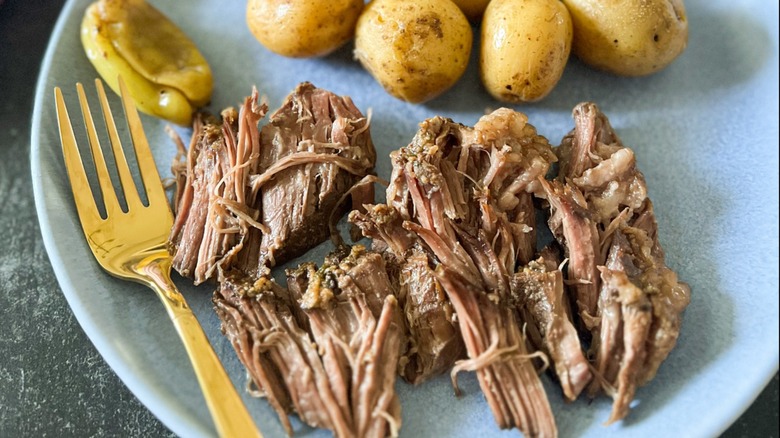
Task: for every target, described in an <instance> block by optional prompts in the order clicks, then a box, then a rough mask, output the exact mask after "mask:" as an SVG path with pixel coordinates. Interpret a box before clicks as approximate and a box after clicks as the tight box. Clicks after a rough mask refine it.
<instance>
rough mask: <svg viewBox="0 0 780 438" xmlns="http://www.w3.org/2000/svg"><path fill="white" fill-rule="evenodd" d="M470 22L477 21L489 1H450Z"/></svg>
mask: <svg viewBox="0 0 780 438" xmlns="http://www.w3.org/2000/svg"><path fill="white" fill-rule="evenodd" d="M452 1H453V2H454V3H455V4H456V5H458V7H459V8H460V10H461V11H463V13H464V14H466V17H468V19H469V20H471V21H474V22H476V21H479V19H480V18H482V14H483V13H484V12H485V8H486V7H487V5H488V3H490V0H452Z"/></svg>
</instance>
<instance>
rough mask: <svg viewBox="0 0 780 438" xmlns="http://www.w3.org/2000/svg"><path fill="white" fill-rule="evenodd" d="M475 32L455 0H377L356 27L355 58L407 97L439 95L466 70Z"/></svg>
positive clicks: (424, 98) (419, 98)
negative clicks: (453, 1) (453, 0)
mask: <svg viewBox="0 0 780 438" xmlns="http://www.w3.org/2000/svg"><path fill="white" fill-rule="evenodd" d="M472 40H473V35H472V32H471V25H470V24H469V22H468V20H467V19H466V16H465V15H463V12H461V10H460V9H459V8H458V7H457V6H456V5H455V4H454V3H452V1H450V0H415V1H406V0H373V1H372V2H371V3H369V4H368V6H366V9H365V11H364V12H363V14H362V15H361V16H360V19H359V20H358V24H357V28H356V31H355V57H356V58H357V59H358V60H359V61H360V63H361V64H363V66H364V67H365V68H366V70H368V72H369V73H370V74H371V75H372V76H373V77H374V79H376V80H377V81H378V82H379V83H380V84H381V85H382V86H383V87H384V88H385V90H386V91H387V92H388V93H389V94H391V95H392V96H395V97H397V98H399V99H402V100H405V101H407V102H413V103H420V102H425V101H427V100H430V99H433V98H434V97H436V96H438V95H440V94H441V93H443V92H444V91H445V90H447V89H448V88H450V87H451V86H452V85H454V84H455V82H457V81H458V79H459V78H460V77H461V76H462V75H463V72H464V71H465V70H466V66H467V65H468V61H469V55H470V53H471V45H472Z"/></svg>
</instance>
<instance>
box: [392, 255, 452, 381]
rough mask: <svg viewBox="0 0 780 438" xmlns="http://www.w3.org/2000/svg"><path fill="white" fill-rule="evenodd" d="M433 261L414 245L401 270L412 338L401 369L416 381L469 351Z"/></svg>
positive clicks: (401, 298) (447, 366) (401, 287)
mask: <svg viewBox="0 0 780 438" xmlns="http://www.w3.org/2000/svg"><path fill="white" fill-rule="evenodd" d="M431 263H432V261H431V259H430V257H429V256H428V254H426V253H425V251H423V250H422V249H421V248H420V247H415V248H413V249H411V250H410V251H409V252H408V254H407V256H406V260H405V261H404V262H403V264H401V265H400V268H399V271H400V272H399V274H398V276H399V295H398V297H399V301H400V302H401V303H403V310H404V316H405V320H406V324H407V328H408V330H409V337H410V342H411V345H410V347H409V352H408V353H407V355H406V359H407V362H406V363H405V364H404V366H403V370H402V373H403V376H404V378H405V379H406V380H407V381H409V382H411V383H414V384H419V383H422V382H423V381H425V380H426V379H428V378H430V377H432V376H435V375H438V374H441V373H443V372H445V371H447V370H449V369H450V368H452V366H453V365H454V364H455V361H457V360H459V359H462V358H463V357H464V356H465V354H466V349H465V346H464V345H463V338H461V336H460V333H459V331H458V328H457V326H456V325H455V324H454V321H453V320H454V310H453V309H452V305H451V304H450V302H449V300H447V297H446V295H445V293H444V289H443V288H442V286H441V283H440V282H439V280H438V278H437V277H436V274H435V273H434V271H433V269H432V268H431Z"/></svg>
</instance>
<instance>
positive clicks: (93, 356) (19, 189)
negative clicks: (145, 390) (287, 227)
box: [0, 0, 778, 438]
mask: <svg viewBox="0 0 780 438" xmlns="http://www.w3.org/2000/svg"><path fill="white" fill-rule="evenodd" d="M62 4H63V2H62V1H61V0H5V1H4V0H0V100H1V101H2V102H1V103H0V133H2V137H1V139H0V245H2V250H0V437H28V436H35V437H45V436H57V437H61V436H78V437H87V436H133V437H135V436H170V435H172V433H171V432H170V431H168V430H167V429H166V428H165V426H164V425H162V424H161V423H160V422H159V420H157V419H156V418H155V417H154V415H152V414H151V413H150V412H149V411H148V410H147V409H146V408H145V407H144V406H143V405H141V403H140V402H138V400H137V399H136V398H135V397H134V396H133V394H132V393H131V392H130V391H129V390H128V389H127V388H126V387H125V386H124V385H123V384H122V382H121V381H120V380H119V378H118V377H117V376H116V375H115V374H114V373H113V371H112V370H111V369H110V368H109V367H108V365H106V363H105V362H104V361H103V359H102V358H101V357H100V355H99V354H98V352H97V351H96V350H95V348H94V347H93V346H92V344H91V343H90V341H89V339H88V338H87V337H86V335H85V334H84V332H83V331H82V330H81V328H80V327H79V324H78V321H76V319H75V317H74V315H73V313H72V312H71V311H70V308H69V307H68V304H67V302H66V301H65V298H64V296H63V295H62V292H61V291H60V288H59V285H58V284H57V280H56V278H55V277H54V273H53V271H52V268H51V265H50V263H49V259H48V257H47V255H46V251H45V250H44V246H43V242H42V240H41V236H40V230H39V227H38V221H37V218H36V213H35V206H34V202H33V193H32V186H31V182H30V164H29V153H30V119H31V114H32V110H33V95H34V91H35V88H34V87H35V83H36V79H37V76H38V70H39V68H40V63H41V60H42V57H43V53H44V50H45V48H46V43H47V42H48V39H49V35H50V34H51V30H52V28H53V26H54V22H55V20H56V19H57V16H58V14H59V12H60V9H61V8H62ZM723 436H724V437H729V438H730V437H777V436H778V376H777V375H775V377H774V378H773V379H772V381H771V382H770V384H769V386H767V388H766V389H765V390H764V391H763V392H762V393H761V394H760V395H759V397H758V399H757V400H756V401H755V402H754V403H753V405H752V406H751V407H750V408H749V409H748V410H747V411H746V412H745V413H744V414H743V415H742V417H740V418H739V420H738V421H737V422H736V423H735V424H734V425H733V426H732V427H731V428H730V429H728V431H726V432H725V433H724V434H723Z"/></svg>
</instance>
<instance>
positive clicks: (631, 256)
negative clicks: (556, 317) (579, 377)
mask: <svg viewBox="0 0 780 438" xmlns="http://www.w3.org/2000/svg"><path fill="white" fill-rule="evenodd" d="M573 115H574V121H575V128H574V130H572V132H571V133H570V134H568V135H567V136H566V137H565V138H564V139H563V141H562V143H561V146H560V148H558V150H557V151H556V152H557V154H558V156H559V158H560V162H561V169H560V174H559V175H558V180H557V181H552V182H550V183H549V184H548V185H546V186H545V187H546V189H545V192H544V195H543V196H545V197H546V198H547V200H548V201H549V204H550V209H551V212H552V214H551V217H550V221H549V224H550V228H551V229H552V231H553V233H554V234H555V236H556V237H557V239H558V241H559V242H560V243H561V244H562V245H563V246H564V248H565V250H566V256H567V257H568V261H569V267H568V274H569V278H568V281H569V283H570V284H571V285H572V288H573V289H574V297H575V301H576V303H577V306H578V308H579V313H580V317H581V318H582V321H583V322H584V326H585V327H586V328H587V329H588V331H589V332H590V334H591V335H592V342H591V348H590V354H591V355H592V356H593V357H594V368H595V371H594V372H595V373H596V376H595V377H596V378H595V379H594V380H593V384H592V386H591V390H590V392H591V394H595V393H596V392H598V391H599V390H604V391H605V392H607V393H608V394H609V395H611V396H612V397H613V398H614V404H613V408H612V413H611V415H610V418H609V420H608V422H610V423H611V422H614V421H618V420H620V419H622V418H624V417H625V416H626V415H628V412H629V404H630V402H631V400H632V399H633V397H634V394H635V391H636V388H637V387H638V386H640V385H643V384H646V383H647V382H648V381H649V380H650V379H652V378H653V377H654V376H655V374H656V372H657V370H658V367H659V366H660V364H661V362H663V361H664V360H665V359H666V357H667V356H668V354H669V352H670V351H671V349H672V348H673V347H674V345H675V343H676V341H677V337H678V335H679V331H680V323H681V317H682V312H683V310H684V309H685V307H687V305H688V303H689V302H690V288H689V287H688V285H687V284H685V283H683V282H680V281H679V280H678V278H677V274H675V273H674V271H672V270H671V269H669V267H667V266H666V263H665V261H664V253H663V250H662V249H661V246H660V244H659V242H658V225H657V223H656V221H655V216H654V214H653V208H652V203H651V202H650V199H649V198H647V187H646V184H645V179H644V176H643V175H642V173H641V172H640V171H639V170H638V169H637V167H636V160H635V157H634V153H633V151H631V149H628V148H626V147H624V146H623V144H622V142H621V141H620V138H619V137H618V136H617V134H616V133H615V132H614V130H613V128H612V126H611V125H610V123H609V120H608V119H607V118H606V116H605V115H604V114H603V113H602V112H601V111H600V110H599V109H598V107H597V106H596V105H594V104H592V103H583V104H580V105H578V106H577V107H576V108H575V109H574V111H573ZM596 271H598V275H595V272H596Z"/></svg>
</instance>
